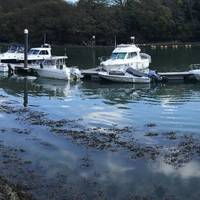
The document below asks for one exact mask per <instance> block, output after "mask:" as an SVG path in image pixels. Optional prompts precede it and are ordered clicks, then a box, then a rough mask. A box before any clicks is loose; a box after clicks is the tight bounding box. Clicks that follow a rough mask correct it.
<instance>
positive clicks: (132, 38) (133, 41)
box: [131, 36, 135, 44]
mask: <svg viewBox="0 0 200 200" xmlns="http://www.w3.org/2000/svg"><path fill="white" fill-rule="evenodd" d="M131 40H132V43H133V44H135V37H134V36H131Z"/></svg>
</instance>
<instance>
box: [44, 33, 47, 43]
mask: <svg viewBox="0 0 200 200" xmlns="http://www.w3.org/2000/svg"><path fill="white" fill-rule="evenodd" d="M46 40H47V34H46V33H44V44H46Z"/></svg>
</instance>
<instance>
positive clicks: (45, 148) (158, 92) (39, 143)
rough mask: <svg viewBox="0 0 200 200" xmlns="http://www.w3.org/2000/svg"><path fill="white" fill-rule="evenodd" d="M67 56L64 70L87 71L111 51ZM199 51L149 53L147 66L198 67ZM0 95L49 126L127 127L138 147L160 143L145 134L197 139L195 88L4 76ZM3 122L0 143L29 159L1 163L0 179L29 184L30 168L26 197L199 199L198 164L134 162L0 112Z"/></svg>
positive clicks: (199, 103)
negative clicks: (15, 164) (7, 165)
mask: <svg viewBox="0 0 200 200" xmlns="http://www.w3.org/2000/svg"><path fill="white" fill-rule="evenodd" d="M63 49H64V48H58V49H57V54H62V51H63ZM66 51H67V54H68V56H69V65H78V66H81V68H88V67H92V66H95V65H97V64H98V62H99V59H98V58H99V57H101V56H105V57H107V56H108V55H109V54H110V53H111V51H112V48H96V49H91V48H80V47H79V48H78V47H71V48H67V49H66ZM199 51H200V48H198V47H195V48H191V49H185V48H180V49H166V50H159V49H157V50H150V49H146V50H145V52H147V53H149V54H151V55H152V60H153V63H152V64H151V68H153V69H157V70H158V71H182V70H186V69H188V68H189V65H190V64H191V63H200V57H199V56H198V55H199ZM0 95H1V96H2V101H5V99H4V98H6V101H8V102H12V104H14V106H15V108H23V105H24V104H27V105H28V109H29V110H30V111H38V112H43V113H45V114H47V116H48V118H49V119H52V120H63V119H70V120H78V123H79V124H80V126H82V127H84V128H94V127H99V128H105V129H109V128H110V127H118V128H124V127H132V128H133V129H134V134H135V135H134V137H135V138H137V139H138V140H139V141H140V142H141V143H149V144H151V143H153V144H154V143H155V144H159V139H158V141H157V140H156V139H154V138H153V139H152V138H146V137H145V134H146V133H148V132H150V131H154V132H158V133H167V132H170V131H173V132H176V133H177V134H178V135H186V134H193V135H197V136H198V135H199V133H200V132H199V130H200V123H199V122H200V119H199V112H200V84H199V83H197V84H192V83H191V84H182V83H179V84H166V85H132V84H128V85H127V84H107V83H103V82H89V81H80V82H77V83H69V82H65V81H56V80H48V79H42V78H38V79H32V78H27V79H24V78H23V77H9V78H8V77H7V76H6V75H1V77H0ZM0 117H1V121H0V129H1V130H2V129H8V130H9V131H8V132H7V134H5V133H4V132H3V131H1V133H0V139H1V142H2V143H3V144H4V145H6V146H8V147H11V148H16V147H18V148H23V149H25V153H24V154H23V155H21V157H22V158H23V159H25V160H30V161H31V164H30V166H28V167H27V168H28V169H27V168H26V167H25V170H24V171H23V172H21V171H20V170H21V168H19V169H18V168H17V169H15V170H13V169H12V167H11V168H5V166H4V165H2V164H1V165H0V169H1V171H2V174H4V175H5V176H6V177H7V178H8V179H9V180H11V181H14V182H16V183H21V184H25V185H29V184H30V177H29V173H28V172H29V171H30V170H35V173H36V177H35V179H34V177H33V178H32V182H33V184H34V186H31V189H30V191H31V193H32V194H33V195H34V198H36V199H72V197H73V199H140V198H141V199H142V197H147V199H181V200H182V199H199V195H200V191H199V187H200V173H199V171H200V162H199V160H198V158H197V159H192V160H191V161H190V162H187V163H186V164H185V165H183V166H181V167H179V168H175V167H173V166H171V165H168V164H166V163H164V162H163V161H162V160H161V159H157V160H156V161H153V160H148V159H147V160H146V159H132V158H131V156H130V155H129V153H127V152H126V150H123V149H119V150H117V151H114V152H113V151H109V150H108V151H107V150H99V149H96V148H88V147H87V146H85V145H83V144H81V145H80V144H76V141H74V140H70V139H67V138H66V137H63V136H62V135H57V134H54V133H52V132H51V131H50V130H49V128H47V127H45V126H39V125H33V124H32V125H30V124H26V123H24V122H22V121H20V120H16V118H17V117H16V115H15V114H9V113H6V114H5V113H2V114H1V115H0ZM148 124H154V126H153V127H149V126H148ZM13 128H15V129H18V128H19V129H23V130H25V129H28V130H30V134H18V133H17V132H16V131H15V129H13ZM20 173H21V174H22V175H21V177H20V175H19V174H20ZM26 173H27V174H26ZM16 174H18V176H17V177H16Z"/></svg>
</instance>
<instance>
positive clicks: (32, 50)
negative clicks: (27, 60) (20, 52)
mask: <svg viewBox="0 0 200 200" xmlns="http://www.w3.org/2000/svg"><path fill="white" fill-rule="evenodd" d="M38 53H39V50H35V49H30V50H29V52H28V54H29V55H38Z"/></svg>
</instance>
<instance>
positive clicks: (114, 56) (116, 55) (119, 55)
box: [111, 53, 126, 60]
mask: <svg viewBox="0 0 200 200" xmlns="http://www.w3.org/2000/svg"><path fill="white" fill-rule="evenodd" d="M125 57H126V53H112V55H111V59H113V60H116V59H124V58H125Z"/></svg>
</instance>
